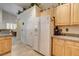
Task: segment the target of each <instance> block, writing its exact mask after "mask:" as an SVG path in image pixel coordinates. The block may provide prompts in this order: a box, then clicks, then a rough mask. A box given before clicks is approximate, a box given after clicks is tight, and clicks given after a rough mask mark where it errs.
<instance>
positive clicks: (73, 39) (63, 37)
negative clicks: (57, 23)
mask: <svg viewBox="0 0 79 59" xmlns="http://www.w3.org/2000/svg"><path fill="white" fill-rule="evenodd" d="M53 37H54V38H59V39H63V40H72V41H77V42H78V41H79V37H73V36H63V35H54V36H53Z"/></svg>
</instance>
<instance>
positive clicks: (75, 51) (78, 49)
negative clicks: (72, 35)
mask: <svg viewBox="0 0 79 59" xmlns="http://www.w3.org/2000/svg"><path fill="white" fill-rule="evenodd" d="M72 56H79V47H77V46H73V47H72Z"/></svg>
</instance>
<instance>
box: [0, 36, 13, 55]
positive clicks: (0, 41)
mask: <svg viewBox="0 0 79 59" xmlns="http://www.w3.org/2000/svg"><path fill="white" fill-rule="evenodd" d="M11 48H12V40H11V37H3V38H0V55H2V54H5V53H7V52H9V51H11Z"/></svg>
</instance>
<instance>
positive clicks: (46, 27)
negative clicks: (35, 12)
mask: <svg viewBox="0 0 79 59" xmlns="http://www.w3.org/2000/svg"><path fill="white" fill-rule="evenodd" d="M34 21H35V23H34V33H33V34H34V36H33V49H34V50H36V51H38V52H40V53H41V54H43V55H50V54H51V33H50V32H51V31H50V27H51V26H50V21H51V19H50V17H49V16H41V17H36V18H35V19H34Z"/></svg>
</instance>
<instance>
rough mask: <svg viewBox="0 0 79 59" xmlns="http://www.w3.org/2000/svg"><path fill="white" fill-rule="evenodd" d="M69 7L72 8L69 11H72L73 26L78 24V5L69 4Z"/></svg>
mask: <svg viewBox="0 0 79 59" xmlns="http://www.w3.org/2000/svg"><path fill="white" fill-rule="evenodd" d="M71 6H72V7H73V8H72V9H71V10H73V16H72V17H71V18H73V19H72V20H73V24H79V3H76V4H71Z"/></svg>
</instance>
